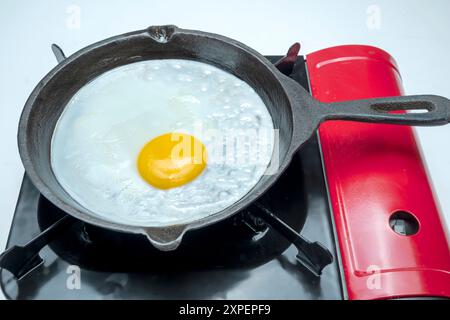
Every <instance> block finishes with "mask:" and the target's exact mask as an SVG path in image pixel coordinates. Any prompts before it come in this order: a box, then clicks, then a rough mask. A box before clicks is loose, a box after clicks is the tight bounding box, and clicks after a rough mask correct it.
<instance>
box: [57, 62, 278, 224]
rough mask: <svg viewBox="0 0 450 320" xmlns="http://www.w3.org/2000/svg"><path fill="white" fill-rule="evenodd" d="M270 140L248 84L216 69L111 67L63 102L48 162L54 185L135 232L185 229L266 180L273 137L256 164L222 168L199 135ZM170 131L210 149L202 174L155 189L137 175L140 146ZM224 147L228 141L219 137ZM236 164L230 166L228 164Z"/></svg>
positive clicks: (266, 117) (215, 149)
mask: <svg viewBox="0 0 450 320" xmlns="http://www.w3.org/2000/svg"><path fill="white" fill-rule="evenodd" d="M199 126H200V127H202V128H203V129H205V130H208V129H213V130H218V131H219V132H227V130H230V129H242V128H243V129H248V128H251V129H255V130H267V132H272V130H273V124H272V119H271V117H270V114H269V113H268V111H267V109H266V106H265V105H264V103H263V101H262V100H261V98H260V97H259V96H258V94H257V93H256V92H255V91H254V90H253V89H252V88H251V87H250V86H249V85H248V84H247V83H245V82H243V81H242V80H240V79H238V78H237V77H235V76H234V75H231V74H229V73H227V72H225V71H223V70H221V69H218V68H216V67H214V66H211V65H208V64H204V63H200V62H196V61H189V60H175V59H166V60H149V61H143V62H137V63H133V64H129V65H125V66H122V67H118V68H116V69H113V70H111V71H109V72H106V73H104V74H102V75H101V76H99V77H97V78H96V79H94V80H93V81H91V82H90V83H89V84H87V85H86V86H84V87H83V88H81V89H80V90H79V91H78V92H77V93H76V94H75V96H74V97H73V98H72V99H71V100H70V101H69V103H68V104H67V106H66V108H65V110H64V112H63V114H62V115H61V117H60V119H59V121H58V124H57V126H56V128H55V132H54V134H53V138H52V149H51V164H52V169H53V172H54V173H55V176H56V178H57V179H58V181H59V183H60V184H61V186H62V187H63V188H64V189H65V190H66V191H67V192H68V193H69V195H70V196H72V197H73V198H74V199H75V200H76V201H77V202H78V203H80V204H81V205H82V206H84V207H85V208H86V209H88V210H89V211H90V212H92V213H93V214H95V215H98V216H100V217H102V218H104V219H107V220H110V221H114V222H119V223H126V224H131V225H142V226H165V225H171V224H175V223H183V222H190V221H194V220H197V219H200V218H203V217H205V216H208V215H211V214H214V213H216V212H219V211H221V210H223V209H225V208H227V207H228V206H230V205H232V204H233V203H235V202H236V201H238V200H239V199H240V198H242V197H243V196H245V194H247V193H248V192H249V191H250V190H251V189H252V188H253V186H254V185H255V184H256V183H257V182H258V181H259V179H260V178H261V176H262V175H263V174H264V171H265V169H266V168H267V165H268V164H269V162H270V158H271V155H272V150H273V135H270V134H269V135H270V137H269V139H268V142H267V143H268V146H267V148H265V152H261V154H250V153H251V148H250V147H249V144H248V143H247V142H246V143H245V144H244V147H245V148H243V153H244V155H243V156H244V158H245V157H247V159H252V160H255V159H256V158H259V161H258V162H257V163H255V162H256V161H250V162H248V161H247V162H245V163H243V164H240V165H236V164H235V163H236V161H237V158H238V156H237V155H236V154H231V155H229V154H227V156H230V160H231V161H230V162H231V163H226V162H225V163H224V162H223V161H221V160H223V159H220V157H221V156H222V155H221V153H222V150H225V145H221V144H219V145H215V143H217V139H214V137H211V136H209V135H208V134H206V132H207V131H205V130H203V131H201V132H200V136H197V135H196V134H197V133H198V132H197V128H198V127H199ZM169 132H185V133H189V134H192V135H194V136H196V138H198V139H199V140H200V141H202V143H203V144H204V145H205V147H206V149H207V151H208V164H207V166H206V169H205V170H204V172H203V173H202V174H201V175H200V176H199V177H197V178H196V179H194V180H193V181H191V182H190V183H187V184H185V185H183V186H180V187H178V188H173V189H168V190H159V189H156V188H154V187H152V186H151V185H149V184H148V183H147V182H145V181H144V180H143V179H142V178H141V177H140V175H139V173H138V171H137V167H136V160H137V156H138V154H139V152H140V150H141V148H142V147H143V146H144V145H145V144H146V143H147V142H148V141H150V140H152V139H153V138H155V137H157V136H159V135H161V134H164V133H169ZM222 143H225V139H224V141H223V142H222ZM233 161H234V162H233Z"/></svg>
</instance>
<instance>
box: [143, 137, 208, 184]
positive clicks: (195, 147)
mask: <svg viewBox="0 0 450 320" xmlns="http://www.w3.org/2000/svg"><path fill="white" fill-rule="evenodd" d="M206 160H207V153H206V148H205V146H204V145H203V143H202V142H201V141H200V140H198V139H197V138H195V137H194V136H191V135H188V134H184V133H166V134H163V135H161V136H158V137H156V138H154V139H153V140H151V141H149V142H148V143H147V144H145V145H144V147H143V148H142V150H141V152H140V153H139V156H138V159H137V167H138V171H139V174H140V175H141V176H142V178H143V179H144V180H145V181H147V182H148V183H149V184H151V185H152V186H154V187H156V188H158V189H169V188H175V187H179V186H182V185H184V184H186V183H188V182H190V181H192V180H194V179H195V178H196V177H197V176H198V175H200V173H202V171H203V170H204V169H205V167H206Z"/></svg>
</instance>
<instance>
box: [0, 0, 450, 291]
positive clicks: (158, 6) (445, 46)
mask: <svg viewBox="0 0 450 320" xmlns="http://www.w3.org/2000/svg"><path fill="white" fill-rule="evenodd" d="M449 15H450V1H448V0H431V1H425V0H422V1H419V0H414V1H411V0H402V1H392V0H391V1H381V0H371V1H366V0H354V1H350V0H347V1H344V0H341V1H318V0H309V1H299V0H297V1H294V0H292V1H287V0H284V1H283V0H278V1H261V0H260V1H244V0H238V1H235V0H227V1H220V2H217V3H215V2H214V1H211V0H210V1H189V0H188V1H173V0H172V1H161V0H160V1H132V0H128V1H81V0H78V1H76V0H74V1H56V0H54V1H43V0H41V1H23V0H22V1H17V0H6V1H5V0H2V1H1V2H0V251H2V249H3V248H4V247H5V245H6V239H7V236H8V230H9V227H10V223H11V218H12V215H13V212H14V206H15V203H16V200H17V195H18V192H19V187H20V183H21V180H22V175H23V167H22V164H21V162H20V159H19V154H18V151H17V144H16V133H17V123H18V119H19V116H20V112H21V110H22V107H23V105H24V103H25V100H26V99H27V97H28V95H29V93H30V92H31V91H32V89H33V88H34V86H35V85H36V84H37V82H38V81H39V80H40V79H41V78H42V77H43V76H44V75H45V74H46V73H47V72H48V71H49V70H50V69H51V68H52V67H53V66H54V65H55V58H54V57H53V54H52V53H51V50H50V44H51V43H53V42H54V43H57V44H59V45H60V46H61V47H62V48H63V49H64V51H65V53H66V54H67V55H70V54H71V53H73V52H75V51H76V50H78V49H80V48H82V47H84V46H86V45H88V44H90V43H92V42H95V41H98V40H101V39H103V38H106V37H109V36H113V35H116V34H120V33H124V32H128V31H133V30H137V29H143V28H145V27H147V26H149V25H156V24H176V25H178V26H180V27H183V28H190V29H199V30H204V31H210V32H214V33H219V34H223V35H225V36H228V37H231V38H234V39H236V40H239V41H241V42H243V43H245V44H247V45H249V46H251V47H253V48H254V49H256V50H258V51H259V52H261V53H262V54H282V53H284V52H285V50H286V49H287V48H288V47H289V45H291V44H292V43H293V42H295V41H299V42H301V43H302V51H301V52H302V53H303V54H306V53H310V52H313V51H315V50H318V49H322V48H326V47H329V46H334V45H340V44H369V45H374V46H378V47H381V48H383V49H385V50H386V51H388V52H389V53H390V54H392V55H393V56H394V57H395V59H396V60H397V62H398V64H399V67H400V72H401V74H402V77H403V84H404V87H405V90H406V93H407V94H420V93H429V94H440V95H444V96H447V97H450V84H449V83H450V82H449V80H448V77H449V76H450V58H449V56H450V41H449V40H450V35H449V33H450V16H449ZM417 132H418V137H419V140H420V144H421V147H422V151H423V154H424V157H425V160H426V164H427V166H428V169H429V172H430V175H431V178H432V181H433V185H434V188H435V190H436V193H437V195H438V198H439V201H440V205H441V208H442V212H443V213H444V214H445V216H446V219H447V225H449V223H450V196H449V195H450V150H449V145H450V142H449V140H450V125H449V126H446V127H435V128H419V129H417ZM0 298H1V293H0Z"/></svg>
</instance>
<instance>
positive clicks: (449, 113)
mask: <svg viewBox="0 0 450 320" xmlns="http://www.w3.org/2000/svg"><path fill="white" fill-rule="evenodd" d="M318 107H319V110H320V111H319V116H320V117H321V119H320V122H322V121H325V120H354V121H360V122H379V123H390V124H403V125H413V126H438V125H444V124H447V123H449V122H450V100H449V99H447V98H444V97H441V96H436V95H414V96H398V97H390V98H375V99H365V100H353V101H345V102H335V103H319V104H318ZM408 110H412V111H413V110H415V111H417V110H419V111H421V112H420V113H418V112H413V113H391V112H394V111H408Z"/></svg>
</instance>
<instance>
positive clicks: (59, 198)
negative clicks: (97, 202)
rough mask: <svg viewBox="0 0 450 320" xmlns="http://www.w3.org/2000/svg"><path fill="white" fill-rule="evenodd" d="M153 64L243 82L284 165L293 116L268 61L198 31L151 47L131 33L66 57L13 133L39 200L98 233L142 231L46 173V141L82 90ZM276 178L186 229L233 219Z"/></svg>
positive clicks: (145, 36) (148, 39)
mask: <svg viewBox="0 0 450 320" xmlns="http://www.w3.org/2000/svg"><path fill="white" fill-rule="evenodd" d="M155 59H183V60H195V61H199V62H204V63H207V64H209V65H212V66H216V67H218V68H219V69H221V70H223V71H225V72H228V73H231V74H233V75H234V76H236V77H238V78H239V79H241V80H243V81H245V83H247V84H248V85H249V86H250V87H252V88H253V89H254V90H255V91H256V93H257V94H258V95H259V97H260V98H261V99H262V101H263V102H264V104H265V106H266V108H267V110H268V112H269V114H270V117H271V119H272V122H273V127H274V129H275V130H278V135H279V144H278V146H277V147H278V154H277V157H278V158H277V159H276V160H277V162H279V163H280V165H282V164H283V162H284V160H285V159H284V158H285V156H286V154H287V151H288V149H289V147H290V144H291V139H292V132H293V121H292V117H293V115H292V109H291V101H290V100H289V97H288V95H287V93H286V90H285V87H284V86H283V84H282V82H281V81H280V78H279V77H280V74H279V73H278V72H277V71H276V69H275V68H274V67H273V66H272V65H271V64H270V62H268V61H267V60H265V59H264V58H263V57H262V56H261V55H259V54H258V53H257V52H255V51H253V50H251V49H250V48H248V47H246V46H244V45H242V44H240V43H238V42H236V41H234V40H231V39H228V38H225V37H222V36H218V35H213V34H208V33H204V32H200V31H192V30H183V29H177V30H176V32H174V33H173V34H171V37H170V39H168V40H167V41H164V42H162V41H159V40H155V38H154V37H153V36H151V35H149V31H148V30H143V31H136V32H131V33H128V34H124V35H120V36H116V37H113V38H110V39H106V40H104V41H101V42H98V43H95V44H93V45H91V46H88V47H86V48H84V49H82V50H80V51H79V52H76V53H75V54H73V55H72V56H70V57H68V58H67V59H66V60H64V61H63V62H62V63H60V64H59V65H58V66H57V67H55V68H54V69H53V70H52V71H50V72H49V74H47V75H46V76H45V77H44V78H43V79H42V80H41V82H40V83H39V84H38V85H37V87H36V88H35V89H34V91H33V92H32V94H31V95H30V97H29V99H28V101H27V103H26V105H25V108H24V111H23V113H22V116H21V120H20V123H19V134H18V142H19V151H20V155H21V158H22V162H23V163H24V166H25V169H26V172H27V174H28V176H29V177H30V179H31V180H32V181H33V183H34V185H35V186H36V187H37V188H38V189H39V191H40V192H41V193H42V194H43V196H45V197H46V198H47V199H48V200H50V201H51V202H52V203H54V204H55V205H56V206H58V207H59V208H60V209H62V210H63V211H65V212H67V213H69V214H71V215H73V216H74V217H76V218H79V219H81V220H83V221H85V222H88V223H91V224H94V225H98V226H101V227H106V228H110V229H114V230H120V231H125V232H141V230H142V228H141V226H135V225H130V224H128V223H124V222H119V221H116V222H114V221H111V220H108V219H105V218H104V217H102V216H99V215H95V214H93V213H92V212H90V211H88V210H87V209H86V208H85V207H84V206H83V205H81V204H80V203H79V202H78V201H76V200H75V199H74V198H73V197H72V196H71V195H70V194H69V193H68V192H67V191H66V190H65V189H64V188H63V187H62V186H61V184H60V183H59V181H58V180H57V178H56V176H55V174H54V172H53V169H52V166H51V141H52V136H53V132H54V129H55V127H56V125H57V122H58V119H59V118H60V116H61V114H62V113H63V111H64V108H65V106H66V105H67V104H68V103H69V101H70V100H71V99H72V97H73V96H74V95H75V94H76V93H77V92H78V91H79V90H80V89H81V88H82V87H84V86H85V85H87V84H88V83H90V82H91V81H92V80H93V79H95V78H97V77H98V76H100V75H102V74H104V73H105V72H108V71H110V70H112V69H114V68H117V67H120V66H125V65H128V64H131V63H134V62H140V61H147V60H155ZM273 160H274V159H273V158H272V161H273ZM275 178H276V177H274V176H270V175H263V176H262V177H261V179H260V180H259V182H258V183H257V184H256V185H255V187H254V188H253V189H252V190H251V191H250V192H248V193H247V194H246V195H245V196H244V197H243V198H241V199H240V200H238V201H237V202H235V203H234V204H232V205H231V206H230V207H228V208H226V209H224V210H222V211H220V212H218V213H216V214H213V215H211V216H208V217H206V218H203V219H200V220H196V221H194V222H192V223H191V224H190V225H189V228H191V227H192V228H198V227H201V226H203V225H207V224H210V223H213V222H215V221H219V220H222V219H224V218H226V217H228V216H230V215H232V214H234V213H236V212H237V211H239V210H241V209H242V208H244V207H246V206H247V205H249V204H250V203H251V202H252V201H254V200H255V199H256V198H257V197H259V196H260V195H261V194H262V193H263V192H264V191H265V190H267V187H268V186H270V184H271V183H272V182H273V181H275ZM185 226H186V225H184V226H182V227H183V228H185ZM180 227H181V226H180ZM155 230H156V229H155ZM162 234H163V233H161V236H162ZM164 234H165V233H164Z"/></svg>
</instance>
